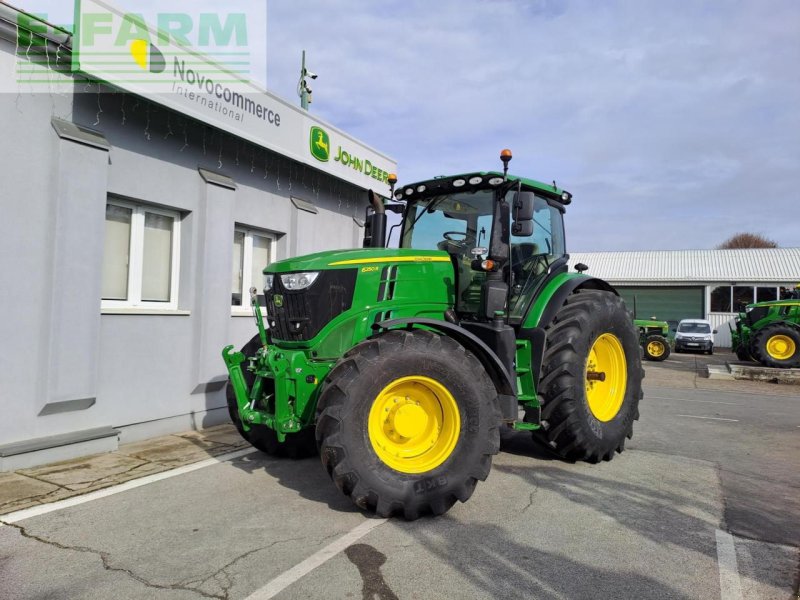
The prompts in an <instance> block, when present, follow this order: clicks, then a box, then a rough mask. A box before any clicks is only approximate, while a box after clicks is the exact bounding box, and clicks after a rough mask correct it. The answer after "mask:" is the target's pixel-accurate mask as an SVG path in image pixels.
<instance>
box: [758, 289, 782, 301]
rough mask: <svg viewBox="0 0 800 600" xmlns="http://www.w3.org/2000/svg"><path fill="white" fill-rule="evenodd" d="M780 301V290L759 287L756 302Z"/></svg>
mask: <svg viewBox="0 0 800 600" xmlns="http://www.w3.org/2000/svg"><path fill="white" fill-rule="evenodd" d="M777 299H778V288H776V287H757V288H756V302H771V301H773V300H777Z"/></svg>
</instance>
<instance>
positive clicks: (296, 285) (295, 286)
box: [281, 271, 319, 292]
mask: <svg viewBox="0 0 800 600" xmlns="http://www.w3.org/2000/svg"><path fill="white" fill-rule="evenodd" d="M317 277H319V272H318V271H312V272H307V273H289V274H287V275H281V283H282V284H283V287H285V288H286V289H287V290H289V291H292V292H293V291H296V290H304V289H306V288H307V287H311V285H312V284H313V283H314V282H315V281H316V280H317Z"/></svg>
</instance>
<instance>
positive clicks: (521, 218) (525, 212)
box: [511, 192, 536, 237]
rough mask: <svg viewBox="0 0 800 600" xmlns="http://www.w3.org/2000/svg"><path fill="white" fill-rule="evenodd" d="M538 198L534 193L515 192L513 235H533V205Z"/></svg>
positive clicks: (512, 208)
mask: <svg viewBox="0 0 800 600" xmlns="http://www.w3.org/2000/svg"><path fill="white" fill-rule="evenodd" d="M535 199H536V196H535V195H534V193H533V192H514V199H513V200H512V202H511V215H512V216H513V218H514V221H513V223H511V235H516V236H519V237H527V236H529V235H533V204H534V201H535Z"/></svg>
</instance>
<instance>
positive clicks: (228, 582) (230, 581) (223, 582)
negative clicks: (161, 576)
mask: <svg viewBox="0 0 800 600" xmlns="http://www.w3.org/2000/svg"><path fill="white" fill-rule="evenodd" d="M2 525H7V526H8V527H12V528H13V529H16V530H17V531H19V533H20V535H21V536H22V537H24V538H27V539H30V540H34V541H36V542H39V543H41V544H45V545H47V546H51V547H53V548H58V549H59V550H72V551H74V552H81V553H85V554H93V555H95V556H97V557H98V558H99V559H100V561H101V563H102V566H103V569H104V570H106V571H111V572H116V573H122V574H124V575H127V576H128V577H130V578H131V579H133V580H135V581H137V582H139V583H141V584H142V585H145V586H147V587H148V588H153V589H158V590H184V591H187V592H193V593H196V594H198V595H200V596H202V597H203V598H214V599H216V600H229V598H230V591H231V588H232V587H233V585H234V577H233V576H232V574H231V573H229V572H228V570H229V569H230V568H231V567H233V566H234V565H235V564H236V563H238V562H240V561H242V560H244V559H246V558H248V557H249V556H251V555H253V554H256V553H258V552H261V551H262V550H268V549H270V548H272V547H273V546H276V545H278V544H285V543H288V542H298V541H301V540H304V539H306V537H305V536H300V537H291V538H285V539H280V540H274V541H272V542H270V543H269V544H266V545H265V546H261V547H258V548H253V549H251V550H248V551H246V552H243V553H242V554H240V555H238V556H236V557H235V558H233V559H232V560H230V561H229V562H228V563H226V564H225V565H223V566H221V567H220V568H219V569H217V570H215V571H214V572H213V573H211V574H210V575H208V576H206V577H203V578H196V579H188V580H184V581H180V582H178V583H173V584H166V583H153V582H152V581H149V580H147V579H146V578H144V577H143V576H141V575H138V574H136V573H134V572H133V571H132V570H130V569H126V568H124V567H117V566H114V565H112V564H111V556H110V555H109V553H107V552H103V551H101V550H95V549H94V548H89V547H88V546H77V545H68V544H62V543H60V542H57V541H55V540H50V539H46V538H43V537H41V536H38V535H36V534H34V533H31V532H29V531H28V530H27V529H26V528H25V527H23V526H21V525H18V524H16V523H8V522H6V521H4V520H3V519H1V518H0V526H2ZM339 535H341V533H340V532H336V533H333V534H331V535H327V536H323V537H322V538H320V539H319V540H318V541H316V545H320V544H323V543H325V542H326V541H327V540H329V539H330V538H332V537H337V536H339ZM312 543H313V542H312ZM211 580H214V581H215V582H216V583H217V585H218V586H219V588H220V590H221V592H220V593H218V594H214V593H210V592H206V591H203V589H202V587H203V586H205V585H206V584H207V583H208V582H210V581H211Z"/></svg>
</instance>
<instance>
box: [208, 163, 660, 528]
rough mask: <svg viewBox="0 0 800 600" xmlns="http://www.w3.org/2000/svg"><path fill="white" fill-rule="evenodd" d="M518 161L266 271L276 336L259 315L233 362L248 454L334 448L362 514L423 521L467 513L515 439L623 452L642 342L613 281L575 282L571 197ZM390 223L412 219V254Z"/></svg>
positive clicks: (575, 452) (232, 385) (599, 456)
mask: <svg viewBox="0 0 800 600" xmlns="http://www.w3.org/2000/svg"><path fill="white" fill-rule="evenodd" d="M501 159H502V160H503V163H504V172H503V173H497V172H491V173H486V172H481V173H469V174H466V175H456V176H450V177H439V178H436V179H431V180H429V181H423V182H419V183H416V184H413V185H409V186H404V187H403V188H401V189H400V190H399V191H398V192H397V193H396V194H394V192H393V195H394V197H395V198H396V199H397V200H399V201H400V204H396V203H384V202H383V200H382V199H381V198H379V197H378V196H377V195H376V194H374V193H372V192H370V194H369V196H370V202H371V209H370V211H369V212H368V219H367V226H366V230H365V238H364V245H365V248H364V249H355V250H339V251H330V252H320V253H317V254H311V255H308V256H301V257H297V258H291V259H288V260H283V261H280V262H277V263H274V264H271V265H269V266H268V267H267V268H266V269H265V270H264V273H265V277H266V287H265V290H264V292H265V297H266V305H267V307H266V313H267V316H266V322H267V325H266V326H265V324H264V322H263V320H262V316H261V312H260V311H259V310H258V309H255V311H254V315H255V318H256V321H257V324H258V329H259V332H258V335H257V336H255V337H254V338H253V339H252V340H251V341H250V343H248V344H247V345H246V346H245V347H244V348H243V349H242V350H241V351H240V352H236V351H234V349H233V347H232V346H228V347H226V348H225V349H224V350H223V358H224V360H225V363H226V365H227V368H228V371H229V373H230V382H229V385H228V388H227V394H228V405H229V409H230V414H231V418H232V420H233V422H234V424H235V425H236V426H237V428H238V430H239V432H240V433H241V435H242V436H243V437H244V438H245V439H247V440H248V441H249V442H250V443H251V444H252V445H253V446H255V447H256V448H258V449H260V450H262V451H264V452H266V453H268V454H274V455H288V456H295V457H300V456H307V455H310V454H313V453H314V452H315V451H319V453H320V456H321V459H322V464H323V465H324V467H325V468H326V469H327V471H328V474H329V475H330V477H331V479H332V480H333V481H334V483H335V484H336V486H337V487H338V488H339V489H340V490H341V491H342V492H343V493H344V494H346V495H347V496H349V497H350V498H351V499H352V500H353V501H354V502H355V503H356V504H357V505H358V506H359V507H361V508H363V509H366V510H370V511H374V512H375V513H377V514H378V515H380V516H390V515H402V516H403V517H405V518H406V519H415V518H417V517H418V516H420V515H422V514H425V513H433V514H442V513H444V512H445V511H447V510H448V509H449V508H450V507H451V506H452V505H453V504H454V503H455V502H456V500H460V501H462V502H465V501H466V500H467V499H468V498H469V497H470V496H471V495H472V493H473V491H474V489H475V486H476V484H477V482H478V481H479V480H484V479H486V477H487V476H488V474H489V470H490V468H491V463H492V455H494V454H496V453H497V452H498V450H499V447H500V428H501V427H508V428H511V429H515V430H523V431H530V432H532V434H533V436H534V438H535V439H536V440H539V441H540V442H542V443H544V444H546V445H547V447H548V448H550V449H551V450H552V451H553V452H556V453H558V454H559V455H560V456H562V457H564V458H565V459H567V460H586V461H588V462H598V461H601V460H611V458H612V457H613V456H614V454H615V453H616V452H622V450H623V449H624V447H625V440H626V438H630V437H631V436H632V434H633V422H634V420H635V419H637V418H638V417H639V409H638V404H639V400H640V398H641V397H642V386H641V382H642V377H643V375H644V373H643V370H642V367H641V359H640V353H639V347H638V335H637V331H636V328H635V327H634V326H633V322H632V321H631V319H630V316H629V315H628V312H627V310H626V308H625V304H624V303H623V301H622V299H621V298H620V297H619V296H618V295H617V293H616V292H615V290H614V289H613V288H612V287H611V286H610V285H609V284H608V283H606V282H604V281H601V280H599V279H595V278H592V277H589V276H586V275H583V274H581V273H571V272H568V269H567V259H568V255H567V254H566V251H565V241H564V226H563V214H564V210H565V207H566V205H568V204H569V203H570V201H571V198H572V197H571V195H570V194H569V193H568V192H565V191H562V190H560V189H558V188H557V187H555V185H553V186H550V185H546V184H543V183H539V182H537V181H533V180H530V179H524V178H521V177H513V176H509V175H508V161H509V160H511V153H510V152H509V151H503V153H502V154H501ZM389 182H390V183H391V184H392V185H393V184H394V182H395V180H394V178H393V177H390V179H389ZM386 210H395V211H397V212H401V214H402V217H401V223H400V224H399V227H400V243H399V248H396V249H389V248H386V247H385V245H386V244H385V240H386V214H385V213H386ZM256 293H257V291H256V290H255V289H253V290H251V294H253V295H255V294H256ZM254 304H256V303H254Z"/></svg>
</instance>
